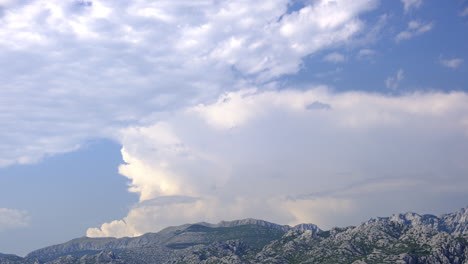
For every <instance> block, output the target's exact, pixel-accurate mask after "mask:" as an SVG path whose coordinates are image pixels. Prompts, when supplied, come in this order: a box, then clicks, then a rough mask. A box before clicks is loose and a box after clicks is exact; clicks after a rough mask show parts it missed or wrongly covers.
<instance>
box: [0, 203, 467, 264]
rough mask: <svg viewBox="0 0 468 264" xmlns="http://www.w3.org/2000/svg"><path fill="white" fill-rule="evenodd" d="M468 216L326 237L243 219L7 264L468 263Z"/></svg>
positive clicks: (3, 261) (378, 225) (79, 246)
mask: <svg viewBox="0 0 468 264" xmlns="http://www.w3.org/2000/svg"><path fill="white" fill-rule="evenodd" d="M467 216H468V210H467V208H463V209H461V210H459V211H457V212H454V213H451V214H445V215H442V216H440V217H436V216H433V215H419V214H416V213H404V214H395V215H393V216H390V217H379V218H374V219H370V220H369V221H367V222H364V223H362V224H361V225H359V226H350V227H345V228H333V229H331V230H328V231H323V230H321V229H320V228H318V227H317V226H316V225H313V224H300V225H297V226H294V227H290V226H286V225H277V224H274V223H270V222H267V221H263V220H257V219H244V220H237V221H230V222H226V221H223V222H221V223H218V224H209V223H197V224H187V225H183V226H176V227H168V228H166V229H164V230H162V231H160V232H158V233H148V234H145V235H143V236H140V237H135V238H120V239H117V238H87V237H84V238H78V239H74V240H71V241H69V242H66V243H64V244H60V245H55V246H51V247H47V248H43V249H40V250H36V251H34V252H31V253H30V254H29V255H28V256H27V257H26V258H21V257H18V256H14V255H4V254H0V264H124V263H125V264H153V263H167V264H178V263H204V264H209V263H226V264H228V263H230V264H241V263H242V264H254V263H272V264H274V263H278V264H280V263H281V264H283V263H330V264H331V263H333V264H336V263H353V264H371V263H401V264H423V263H424V264H436V263H437V264H439V263H453V264H468V242H467V241H468V230H467V219H468V217H467Z"/></svg>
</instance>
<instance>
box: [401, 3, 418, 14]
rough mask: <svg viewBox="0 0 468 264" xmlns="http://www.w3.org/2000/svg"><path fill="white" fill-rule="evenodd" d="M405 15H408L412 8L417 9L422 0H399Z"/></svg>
mask: <svg viewBox="0 0 468 264" xmlns="http://www.w3.org/2000/svg"><path fill="white" fill-rule="evenodd" d="M401 2H402V3H403V8H404V10H405V13H408V12H409V11H410V10H411V9H413V8H419V7H420V6H421V5H422V2H423V1H422V0H401Z"/></svg>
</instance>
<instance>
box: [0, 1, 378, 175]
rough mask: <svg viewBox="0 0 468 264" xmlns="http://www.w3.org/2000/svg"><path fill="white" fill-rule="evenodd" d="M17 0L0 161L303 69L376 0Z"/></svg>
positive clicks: (9, 37)
mask: <svg viewBox="0 0 468 264" xmlns="http://www.w3.org/2000/svg"><path fill="white" fill-rule="evenodd" d="M7 2H8V3H9V4H8V5H6V6H5V7H4V9H3V16H2V17H1V19H2V27H1V29H0V47H1V49H0V60H1V61H3V62H8V65H9V67H3V68H2V71H1V72H0V81H1V83H2V89H1V90H0V113H1V114H0V123H1V124H2V129H1V131H0V137H1V138H2V139H3V140H2V145H1V147H0V157H1V158H0V166H7V165H11V164H14V163H31V162H35V161H37V160H40V159H41V158H42V157H44V156H47V155H53V154H56V153H61V152H66V151H70V150H74V149H77V148H79V147H80V144H82V142H83V141H85V140H86V139H89V138H95V137H114V136H115V133H114V131H115V130H116V129H118V128H121V127H125V126H128V125H141V124H144V123H145V119H146V118H147V117H148V116H149V115H152V114H153V113H157V112H164V111H172V110H174V109H177V108H181V107H184V106H187V105H194V104H198V103H200V102H205V101H208V100H212V99H214V98H216V97H217V96H218V95H219V94H221V93H223V92H225V91H233V90H238V89H241V88H245V87H248V86H250V85H253V84H258V83H268V82H270V81H274V80H275V79H276V78H277V77H280V76H282V75H284V74H294V73H296V72H297V71H298V70H299V69H300V67H301V64H302V59H303V58H304V57H305V56H307V55H309V54H312V53H315V52H317V51H319V50H324V49H330V48H336V47H341V46H343V45H347V44H349V43H351V42H352V41H353V38H355V37H356V36H358V35H360V34H365V33H366V32H365V31H366V30H368V28H366V24H365V22H364V21H362V20H361V19H359V15H361V14H363V13H365V12H368V11H370V10H371V9H372V8H374V7H375V4H376V3H377V0H358V1H344V0H338V1H329V0H321V1H314V2H313V4H311V5H307V6H305V7H304V8H302V9H300V10H297V11H296V12H292V13H287V8H288V4H289V1H288V0H271V1H264V2H258V3H255V4H252V2H251V1H247V0H234V1H214V0H195V1H170V0H162V1H157V2H154V1H145V0H138V1H124V2H121V1H119V2H114V1H106V0H94V1H92V4H86V3H88V2H83V1H62V0H35V1H13V2H11V1H7ZM7 2H4V4H5V3H7ZM331 14H332V15H331Z"/></svg>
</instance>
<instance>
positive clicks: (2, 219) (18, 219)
mask: <svg viewBox="0 0 468 264" xmlns="http://www.w3.org/2000/svg"><path fill="white" fill-rule="evenodd" d="M30 221H31V218H30V216H29V215H28V213H27V212H25V211H22V210H17V209H9V208H0V232H2V231H5V230H9V229H14V228H20V227H27V226H28V225H29V223H30Z"/></svg>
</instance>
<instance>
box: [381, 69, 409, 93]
mask: <svg viewBox="0 0 468 264" xmlns="http://www.w3.org/2000/svg"><path fill="white" fill-rule="evenodd" d="M404 78H405V72H404V71H403V69H399V70H398V71H397V73H396V74H395V76H390V77H388V78H387V79H386V80H385V86H387V88H389V89H393V90H395V89H398V87H399V86H400V82H401V81H402V80H403V79H404Z"/></svg>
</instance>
